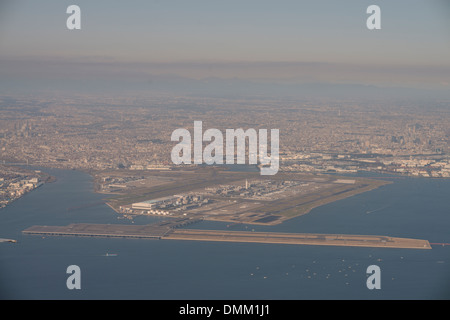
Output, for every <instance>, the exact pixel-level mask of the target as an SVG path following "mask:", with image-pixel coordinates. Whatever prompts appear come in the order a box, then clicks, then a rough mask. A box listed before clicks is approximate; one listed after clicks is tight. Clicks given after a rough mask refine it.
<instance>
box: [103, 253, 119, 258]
mask: <svg viewBox="0 0 450 320" xmlns="http://www.w3.org/2000/svg"><path fill="white" fill-rule="evenodd" d="M103 256H105V257H116V256H117V253H106V254H104V255H103Z"/></svg>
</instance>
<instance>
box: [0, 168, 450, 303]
mask: <svg viewBox="0 0 450 320" xmlns="http://www.w3.org/2000/svg"><path fill="white" fill-rule="evenodd" d="M45 171H46V172H48V173H50V174H52V175H54V176H55V177H56V178H57V181H56V182H54V183H49V184H46V185H44V186H42V187H40V188H39V189H37V190H35V191H33V192H31V193H29V194H27V195H26V196H24V197H23V198H21V199H19V200H18V201H16V202H14V203H12V204H11V205H10V206H8V207H7V208H5V209H2V210H0V238H11V239H16V240H17V243H0V298H2V299H286V300H292V299H449V298H450V268H449V264H450V246H447V247H442V246H433V249H432V250H412V249H383V248H352V247H327V246H297V245H275V244H252V243H226V242H223V243H221V242H200V241H175V240H145V239H103V238H83V237H40V236H31V235H23V234H22V230H24V229H26V228H28V227H30V226H32V225H67V224H70V223H79V222H88V223H131V222H130V221H128V220H119V219H117V217H118V215H117V214H116V213H115V212H114V211H113V210H111V209H110V208H109V207H108V206H106V205H96V206H86V207H84V208H83V207H82V205H83V204H93V203H96V202H98V201H100V200H102V199H103V198H104V195H100V194H95V193H93V192H92V190H93V185H92V178H91V177H90V176H89V175H87V174H85V173H81V172H78V171H72V170H56V169H45ZM385 179H391V180H392V181H393V184H390V185H386V186H383V187H381V188H379V189H376V190H373V191H370V192H367V193H363V194H360V195H356V196H353V197H351V198H347V199H344V200H340V201H337V202H334V203H330V204H328V205H324V206H321V207H318V208H315V209H314V210H312V211H311V212H310V213H309V214H307V215H304V216H301V217H297V218H294V219H291V220H288V221H287V222H285V223H283V224H280V225H277V226H272V227H266V226H253V225H237V226H233V227H231V228H230V229H231V230H251V229H254V230H255V231H266V230H267V231H268V230H271V231H278V232H313V233H344V234H373V235H388V236H397V237H411V238H418V239H427V240H429V241H430V242H432V243H433V242H447V243H449V242H450V232H449V231H450V201H449V200H448V196H449V195H450V180H449V179H447V180H442V179H424V178H385ZM76 207H80V208H78V209H76ZM69 208H72V209H71V210H68V209H69ZM74 208H75V209H74ZM155 220H158V218H152V217H138V218H136V219H134V221H135V223H136V224H147V223H150V222H154V221H155ZM189 228H202V229H206V228H211V229H226V228H227V223H219V222H210V221H203V222H201V223H198V224H195V225H190V226H189ZM106 253H115V254H117V256H105V254H106ZM373 264H375V265H378V266H379V267H380V268H381V289H380V290H369V289H368V288H367V286H366V280H367V277H368V274H367V273H366V269H367V267H368V266H370V265H373ZM69 265H78V266H79V267H80V268H81V290H68V289H67V287H66V280H67V277H68V276H69V275H68V274H66V269H67V267H68V266H69Z"/></svg>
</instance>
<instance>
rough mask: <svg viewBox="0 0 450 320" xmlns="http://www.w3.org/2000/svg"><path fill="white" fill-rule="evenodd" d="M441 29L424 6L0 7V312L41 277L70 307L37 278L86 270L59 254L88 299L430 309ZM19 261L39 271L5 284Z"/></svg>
mask: <svg viewBox="0 0 450 320" xmlns="http://www.w3.org/2000/svg"><path fill="white" fill-rule="evenodd" d="M75 2H76V3H75ZM449 15H450V5H449V4H448V3H447V2H446V1H444V0H430V1H420V0H399V1H389V0H377V1H368V0H363V1H361V0H346V1H333V0H323V1H296V0H295V1H294V0H292V1H290V0H285V1H284V0H283V1H276V2H275V1H266V0H262V1H256V0H249V1H235V0H231V1H206V0H194V1H182V0H175V1H156V0H155V1H144V0H136V1H132V2H131V3H130V2H127V3H125V2H114V3H112V2H111V1H106V0H100V1H87V0H78V1H74V2H72V1H66V0H64V1H58V2H57V3H55V2H54V1H39V2H38V1H31V0H19V1H12V0H10V1H9V0H8V1H3V2H1V3H0V218H1V220H2V221H1V223H0V242H1V245H2V246H3V245H5V246H3V247H1V248H0V249H2V250H5V251H2V252H5V254H4V255H0V262H1V263H2V264H0V267H2V268H3V265H4V266H5V267H4V269H2V270H1V271H2V272H0V275H2V274H4V275H5V276H4V277H3V276H2V277H3V278H1V279H0V280H1V281H0V283H3V282H4V283H7V285H8V286H9V287H10V288H13V287H14V289H15V290H6V289H5V292H6V293H5V294H4V296H5V297H8V298H9V297H20V298H22V297H25V298H27V297H33V298H35V297H40V294H41V293H40V292H39V290H41V288H42V282H43V281H44V279H45V282H46V283H45V286H47V284H49V286H48V288H47V287H46V289H45V290H44V291H45V294H44V295H43V296H45V297H51V298H52V297H58V298H60V297H69V298H77V297H75V296H74V295H73V292H74V291H76V290H74V291H70V290H72V289H73V288H69V287H70V286H69V285H67V288H68V289H67V290H66V287H65V286H64V283H65V282H64V281H65V279H64V281H63V285H62V286H60V283H59V282H60V278H58V277H56V276H54V275H55V274H59V273H58V272H60V271H61V270H57V271H56V266H58V268H59V267H60V266H61V265H64V266H65V265H66V264H67V263H69V262H68V260H67V259H68V258H69V256H68V255H67V254H66V253H65V251H64V250H66V248H67V247H71V248H75V249H76V250H78V251H77V252H87V251H89V252H90V254H84V253H83V254H78V253H77V252H75V251H76V250H74V253H73V254H72V255H70V258H71V259H73V262H70V264H71V265H72V264H74V263H75V264H76V265H75V266H78V265H80V266H82V268H83V272H84V270H86V271H88V272H90V271H92V272H93V273H92V274H93V275H94V276H92V277H91V279H89V280H86V281H87V282H88V283H89V286H86V287H88V288H90V289H87V290H86V289H83V291H82V293H81V295H80V296H83V297H86V298H95V299H98V298H104V297H110V296H112V297H115V298H117V297H120V298H121V297H123V295H124V294H128V295H127V296H126V297H127V298H138V299H140V298H150V299H154V298H155V297H156V298H157V299H159V298H160V297H166V298H180V297H181V298H188V299H191V298H199V297H200V298H205V297H206V298H216V297H227V298H229V299H235V297H238V298H239V297H244V298H246V299H254V298H255V297H256V298H259V297H262V298H265V299H274V298H279V297H282V298H286V297H287V298H289V299H298V298H299V297H302V298H305V297H307V298H309V297H311V296H310V294H313V293H315V295H314V296H315V297H319V298H322V297H327V298H329V297H331V298H341V297H344V298H354V297H357V298H359V297H368V298H373V297H376V298H380V297H381V298H385V297H386V298H392V297H409V296H411V294H412V293H416V292H417V291H420V290H421V289H424V292H433V294H434V295H432V296H438V297H443V296H446V297H448V289H447V288H446V289H445V290H447V291H445V292H444V290H443V289H442V288H441V286H440V285H436V283H438V281H437V280H436V279H437V277H438V276H442V275H445V276H446V277H448V268H447V269H446V270H447V271H445V270H444V269H440V268H441V267H446V264H448V257H447V256H445V255H444V254H443V253H442V251H438V250H435V249H436V247H437V246H440V247H439V249H443V250H445V249H447V248H448V245H449V242H450V240H449V239H448V226H449V221H450V220H449V218H448V209H449V207H448V205H449V203H448V200H447V195H448V192H447V190H448V182H449V181H450V180H449V178H450V143H449V142H450V126H449V123H450V59H449V57H450V22H449V19H448V16H449ZM199 124H200V129H199ZM231 131H232V132H233V134H235V136H232V134H231V133H230V132H231ZM180 132H182V133H183V135H181V134H180V135H178V136H177V134H178V133H180ZM237 132H239V133H237ZM229 133H230V136H231V137H232V138H231V139H228V138H229V135H228V134H229ZM265 133H268V134H267V135H266V136H265V135H264V134H265ZM186 136H188V137H189V138H185V137H186ZM213 138H214V139H213ZM222 138H223V139H222ZM225 138H226V139H225ZM235 138H236V140H235ZM264 139H265V140H264ZM230 142H232V143H230ZM235 142H236V143H235ZM212 146H215V147H214V149H213V148H212ZM242 146H243V147H242ZM241 147H242V148H241ZM177 148H178V149H177ZM174 150H175V151H174ZM180 150H181V151H182V152H179V151H180ZM212 150H213V151H212ZM191 151H192V152H191ZM225 151H226V152H225ZM229 151H230V153H228V152H229ZM240 151H242V153H240ZM208 152H209V154H208ZM233 152H234V154H233ZM225 153H226V155H225ZM213 154H214V157H213ZM199 155H200V160H199V158H198V156H199ZM241 156H242V157H241ZM242 158H244V161H242V162H240V160H242ZM180 159H182V161H179V160H180ZM211 159H214V162H212V161H210V160H211ZM255 159H256V160H255ZM268 159H270V164H269V162H268ZM225 160H226V161H225ZM234 160H236V161H234ZM253 160H255V161H254V162H253ZM267 169H270V170H267ZM267 172H269V174H266V173H267ZM191 225H194V226H191ZM425 226H429V228H426V227H425ZM81 237H87V238H83V239H80V238H81ZM111 238H115V239H111ZM130 239H133V240H130ZM150 239H152V240H158V241H151V240H150ZM160 240H161V241H160ZM166 240H167V241H166ZM58 241H60V242H58ZM133 241H135V242H133ZM7 242H10V243H11V245H10V243H7ZM12 243H14V244H12ZM238 245H239V246H238ZM8 246H9V247H8ZM12 246H16V247H12ZM263 246H266V247H264V248H263ZM446 246H447V247H446ZM312 247H314V249H311V248H312ZM331 247H333V248H332V249H331ZM346 247H352V248H346ZM441 247H442V248H441ZM5 248H6V249H5ZM111 248H112V249H111ZM149 248H151V249H149ZM205 248H207V249H205ZM316 248H317V249H316ZM347 249H349V250H348V251H346V250H347ZM431 249H432V250H431ZM111 250H112V251H111ZM258 250H261V251H258ZM292 250H298V251H292ZM321 250H324V251H321ZM325 250H328V251H325ZM383 250H387V251H389V250H391V251H390V252H389V253H386V252H385V251H383ZM408 250H409V251H408ZM29 252H36V257H38V258H42V257H44V258H45V259H46V260H45V261H44V262H42V269H43V270H44V272H40V271H38V270H39V266H38V267H37V268H31V269H33V271H35V272H36V274H31V273H32V272H33V271H30V272H31V273H30V275H29V276H27V277H24V278H26V279H27V280H29V281H28V282H25V281H22V280H21V279H22V278H23V277H22V275H21V274H20V273H19V270H20V268H21V267H22V266H25V265H26V266H27V267H28V266H32V267H34V266H36V265H37V263H36V264H34V260H33V257H30V255H29V254H28V253H29ZM49 252H50V253H49ZM158 252H159V254H160V256H159V258H158ZM204 252H210V253H211V254H208V257H207V260H206V259H205V257H203V255H204ZM262 252H264V253H263V254H260V253H262ZM410 252H412V253H410ZM423 252H425V253H423ZM430 252H431V253H430ZM180 253H181V254H180ZM199 253H201V254H200V255H199ZM320 253H322V254H320ZM323 253H324V254H323ZM215 254H216V255H215ZM222 254H223V255H222ZM276 255H278V256H276ZM2 257H3V258H2ZM104 257H108V258H107V259H110V260H108V261H103V260H104V259H105V258H104ZM167 257H169V258H170V259H172V260H170V261H169V260H166V258H167ZM186 257H187V258H186ZM191 257H192V259H191ZM193 257H196V258H193ZM224 257H225V259H226V260H227V261H225V262H224V261H222V260H221V259H223V258H224ZM324 257H326V259H324ZM329 257H330V258H329ZM382 257H383V258H382ZM385 257H387V259H386V262H385V263H384V265H383V263H382V261H383V259H385ZM44 258H42V259H44ZM95 259H97V260H95ZM101 259H103V260H101ZM114 259H115V260H114ZM133 259H137V260H133ZM333 259H337V260H333ZM94 260H95V261H94ZM17 261H19V262H20V263H17ZM55 261H56V262H55ZM137 261H139V262H137ZM256 261H260V262H261V263H259V262H256ZM336 261H339V264H337V263H336ZM348 261H352V263H351V264H349V265H348V263H349V262H348ZM418 261H419V262H420V263H417V262H418ZM231 262H232V263H235V265H230V264H228V263H231ZM103 263H105V264H103ZM106 263H109V264H108V267H109V269H108V270H109V272H110V273H108V272H104V273H102V272H98V270H100V269H101V270H103V269H104V270H106V268H103V266H105V265H106ZM246 263H248V265H246ZM277 263H280V264H283V265H282V267H281V268H278V266H277V265H276V264H277ZM190 264H191V265H190ZM212 264H217V265H212ZM375 264H376V266H378V265H381V267H382V270H383V271H382V272H383V278H382V279H383V281H385V282H383V288H385V287H384V286H385V284H386V283H387V287H388V288H389V285H391V287H390V288H391V291H389V290H385V291H383V292H382V293H380V294H379V295H378V296H374V295H370V293H368V291H367V290H372V289H373V287H370V285H369V284H367V285H366V283H365V280H366V279H365V278H364V277H367V272H366V270H369V269H366V267H367V266H368V265H371V266H373V265H375ZM199 265H201V266H202V268H198V266H199ZM338 265H339V266H340V267H339V270H338V269H337V266H338ZM99 266H100V267H99ZM178 266H180V267H182V268H185V267H186V268H185V270H180V269H176V268H178ZM217 266H219V267H218V268H217ZM248 266H250V267H248ZM261 266H263V268H265V269H264V272H267V273H264V274H263V273H261V272H260V270H262V269H263V268H260V267H261ZM129 267H136V268H145V271H143V272H141V273H139V272H136V273H134V272H130V273H124V272H123V270H125V269H127V268H129ZM169 267H170V268H169ZM319 267H320V269H319ZM341 267H342V269H340V268H341ZM52 268H53V269H52ZM152 268H154V269H152ZM171 268H175V269H171ZM271 268H272V269H271ZM50 269H51V270H52V271H47V270H50ZM300 269H301V272H300V271H297V270H300ZM325 269H328V270H329V271H327V272H326V273H325V272H324V271H323V270H325ZM424 269H426V272H424ZM95 270H97V275H100V277H97V276H95V272H96V271H95ZM127 270H128V269H127ZM130 270H131V269H130ZM230 270H231V271H233V273H227V272H229V271H230ZM266 270H272V271H266ZM280 270H282V272H279V271H280ZM312 270H314V271H312ZM350 270H351V272H352V273H350ZM393 270H394V271H393ZM395 270H401V272H403V271H404V270H407V272H413V271H414V272H416V271H417V272H420V275H421V276H416V275H412V274H410V275H408V277H407V276H404V277H403V278H402V277H401V275H400V277H399V278H400V281H398V282H396V281H397V280H396V279H397V277H398V274H399V273H400V272H397V273H396V271H395ZM430 270H431V271H430ZM433 270H434V271H433ZM222 271H225V272H222ZM310 271H311V272H310ZM343 271H344V272H343ZM64 272H65V270H62V274H63V275H64ZM234 272H235V273H234ZM389 272H391V273H389ZM37 273H42V274H43V276H42V277H41V276H40V275H37ZM186 273H187V274H188V275H187V276H186ZM319 273H320V275H319ZM353 273H354V274H353ZM138 274H139V277H140V278H137V277H136V275H138ZM9 275H12V276H11V277H9ZM105 275H109V276H111V277H112V278H114V279H115V280H117V285H116V284H115V285H116V287H114V288H113V290H111V288H110V287H108V285H109V284H107V285H105V282H102V281H101V280H100V278H101V276H105ZM273 275H276V276H273ZM280 275H281V276H280ZM156 276H157V277H161V279H164V280H161V279H160V278H158V279H156V278H155V277H156ZM340 276H343V277H345V279H344V278H342V279H341V278H339V277H340ZM130 277H131V278H130ZM281 277H282V278H281ZM288 278H289V279H288ZM331 278H333V279H331ZM411 278H413V279H414V280H418V281H417V282H413V281H410V279H411ZM431 278H432V279H434V281H428V279H431ZM10 279H12V280H10ZM92 279H95V280H92ZM155 279H156V280H155ZM187 279H189V281H192V282H191V283H185V282H184V281H186V280H187ZM330 279H331V280H330ZM335 279H339V280H335ZM361 279H363V281H362V282H361ZM385 279H386V280H385ZM405 279H406V280H405ZM83 281H85V280H83ZM215 281H217V282H215ZM336 281H337V282H336ZM387 281H389V282H387ZM138 282H139V284H144V283H145V284H149V283H150V284H151V286H150V285H149V288H150V287H151V290H144V289H142V288H140V289H139V288H136V287H133V285H132V284H134V283H138ZM16 283H17V284H18V286H17V288H16V287H15V286H16ZM67 283H68V282H67ZM83 283H84V282H83ZM194 283H195V285H193V284H194ZM211 283H217V284H218V285H216V286H213V289H214V290H213V289H211ZM267 283H269V284H270V285H269V286H267ZM330 283H334V284H337V285H336V286H334V287H333V288H332V289H331V290H329V287H328V286H327V285H328V284H330ZM367 283H368V282H367ZM397 283H399V284H400V285H397ZM405 283H407V284H408V285H405ZM409 284H411V286H414V287H415V288H418V290H416V292H415V291H414V290H410V288H411V286H409ZM202 285H203V287H202ZM243 285H245V286H246V287H242V286H243ZM83 286H84V284H83ZM175 286H177V288H176V290H174V287H175ZM61 287H62V289H61ZM131 287H133V290H132V291H133V292H131V291H129V292H128V293H125V292H126V290H122V288H131ZM179 287H181V288H186V289H185V290H187V291H182V290H181V291H178V289H179ZM366 287H367V290H366ZM21 288H26V289H24V290H21ZM55 288H56V289H55ZM83 288H85V287H83ZM201 288H207V290H202V289H201ZM262 288H264V289H262ZM299 288H301V289H302V290H303V289H304V288H307V290H306V289H305V290H306V291H304V292H302V293H301V294H299V292H300V289H299ZM311 288H312V290H311ZM324 288H325V289H324ZM343 288H345V290H347V289H351V290H349V291H345V290H344V289H343ZM392 288H394V289H392ZM188 289H189V290H188ZM216 289H217V290H216ZM222 289H223V290H222ZM341 289H343V290H342V292H345V293H344V294H343V295H341ZM314 290H316V291H314ZM41 291H42V290H41ZM118 291H120V292H118ZM375 291H376V290H372V291H371V292H375ZM205 292H208V294H209V293H210V294H211V295H207V296H205ZM280 292H281V293H282V294H280ZM324 292H325V293H328V294H329V295H326V294H325V293H324ZM442 292H444V293H442ZM1 294H3V292H1V290H0V298H1V297H2V295H1ZM322 294H324V295H322ZM375 294H377V293H375ZM418 296H421V295H418ZM413 297H417V295H416V296H414V295H413ZM264 310H265V311H266V312H268V311H267V310H268V309H264Z"/></svg>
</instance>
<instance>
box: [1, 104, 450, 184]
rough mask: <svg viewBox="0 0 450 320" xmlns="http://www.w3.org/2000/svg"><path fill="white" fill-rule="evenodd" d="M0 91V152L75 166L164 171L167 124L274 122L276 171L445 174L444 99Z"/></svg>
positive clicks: (13, 158) (449, 165)
mask: <svg viewBox="0 0 450 320" xmlns="http://www.w3.org/2000/svg"><path fill="white" fill-rule="evenodd" d="M423 103H424V102H420V101H402V102H399V101H373V102H370V103H369V102H367V101H366V102H362V101H357V100H355V101H351V100H348V101H339V102H337V101H336V100H333V101H327V100H323V101H299V100H289V99H267V98H253V99H245V100H240V99H238V98H236V99H225V98H197V97H189V96H181V97H176V96H164V95H160V96H154V97H149V98H136V97H132V98H126V97H125V98H112V97H104V98H99V97H90V96H83V97H81V96H80V97H72V98H60V97H44V96H42V97H41V98H39V99H38V98H28V97H24V98H22V99H18V98H10V97H8V96H3V97H1V98H0V105H1V108H2V117H1V119H0V151H1V153H0V160H1V161H2V162H3V163H11V162H13V163H17V162H19V163H25V164H33V165H39V166H50V167H59V168H73V169H82V170H95V171H97V170H105V169H129V170H169V169H171V167H173V164H172V162H171V159H170V150H171V149H172V147H173V146H174V145H175V144H176V143H175V142H171V141H170V136H171V133H172V131H173V130H175V129H177V128H186V129H188V130H192V127H193V123H194V121H196V120H201V121H203V124H204V127H207V128H218V129H219V130H225V129H227V128H243V129H244V130H246V129H248V128H254V129H256V130H258V129H259V128H269V129H271V128H276V129H280V162H281V163H280V171H297V172H356V171H358V170H368V171H379V172H390V173H401V174H408V175H414V176H425V177H450V160H449V159H450V158H449V151H450V147H449V137H450V129H449V127H448V123H449V118H450V110H449V109H448V103H446V102H444V101H443V102H439V101H436V102H434V103H433V105H427V106H426V108H425V107H424V105H423Z"/></svg>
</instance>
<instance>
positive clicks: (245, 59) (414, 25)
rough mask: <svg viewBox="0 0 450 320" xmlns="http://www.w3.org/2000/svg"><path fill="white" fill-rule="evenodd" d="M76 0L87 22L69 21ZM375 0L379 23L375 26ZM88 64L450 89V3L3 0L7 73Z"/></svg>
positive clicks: (84, 70)
mask: <svg viewBox="0 0 450 320" xmlns="http://www.w3.org/2000/svg"><path fill="white" fill-rule="evenodd" d="M71 4H77V5H79V6H80V8H81V28H82V29H81V30H74V31H70V30H68V29H67V28H66V20H67V18H68V16H69V15H68V14H66V8H67V7H68V6H69V5H71ZM371 4H376V5H379V6H380V7H381V27H382V29H381V30H373V31H370V30H368V29H367V28H366V20H367V18H368V16H369V15H368V14H367V13H366V9H367V7H368V6H369V5H371ZM82 74H84V75H85V76H86V77H96V76H97V77H100V78H101V77H110V76H117V75H121V76H123V77H125V78H127V77H129V78H133V77H134V78H142V79H143V78H145V77H146V76H150V75H163V74H172V75H178V76H183V77H189V78H195V79H200V78H204V77H219V78H240V79H258V80H261V79H266V80H267V79H271V80H274V81H278V82H282V81H299V82H331V83H358V84H377V85H383V84H384V85H388V86H389V85H400V86H412V87H435V88H440V89H443V88H448V89H450V2H448V1H446V0H371V1H366V0H342V1H336V0H310V1H300V0H294V1H283V0H281V1H274V0H273V1H266V0H240V1H235V0H227V1H223V0H222V1H214V0H201V1H200V0H179V1H172V0H161V1H151V0H145V1H106V0H95V1H92V0H90V1H85V0H72V1H62V0H54V1H47V0H42V1H35V0H15V1H1V4H0V81H2V83H5V81H6V78H9V79H13V81H18V83H20V80H26V79H35V78H36V77H37V75H39V77H42V78H43V80H45V79H62V78H63V77H64V76H65V77H67V78H70V77H72V76H78V77H82Z"/></svg>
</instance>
